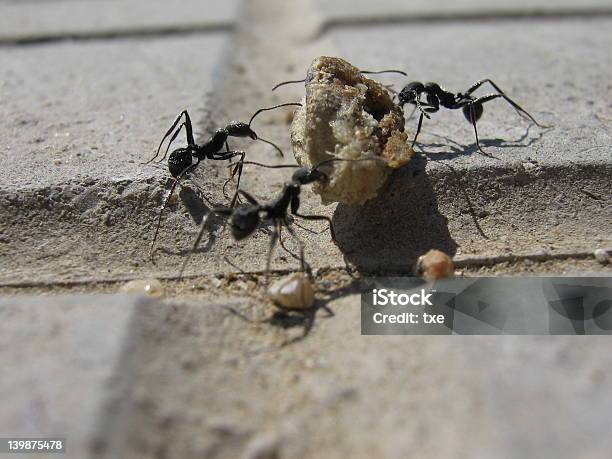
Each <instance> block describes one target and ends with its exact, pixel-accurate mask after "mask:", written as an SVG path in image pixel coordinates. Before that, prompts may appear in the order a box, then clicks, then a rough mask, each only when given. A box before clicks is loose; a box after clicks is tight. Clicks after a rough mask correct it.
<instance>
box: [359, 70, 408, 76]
mask: <svg viewBox="0 0 612 459" xmlns="http://www.w3.org/2000/svg"><path fill="white" fill-rule="evenodd" d="M359 73H364V74H366V75H368V74H369V75H379V74H381V73H399V74H400V75H404V76H408V74H407V73H406V72H404V71H402V70H360V71H359Z"/></svg>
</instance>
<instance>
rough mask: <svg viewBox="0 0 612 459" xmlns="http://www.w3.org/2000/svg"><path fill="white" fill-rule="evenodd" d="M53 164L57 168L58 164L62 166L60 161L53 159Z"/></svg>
mask: <svg viewBox="0 0 612 459" xmlns="http://www.w3.org/2000/svg"><path fill="white" fill-rule="evenodd" d="M53 164H55V165H56V166H59V165H60V164H62V160H61V159H54V160H53Z"/></svg>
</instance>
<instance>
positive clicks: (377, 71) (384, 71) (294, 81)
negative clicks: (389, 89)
mask: <svg viewBox="0 0 612 459" xmlns="http://www.w3.org/2000/svg"><path fill="white" fill-rule="evenodd" d="M359 73H361V74H363V75H380V74H382V73H399V74H400V75H404V76H408V74H407V73H406V72H403V71H402V70H360V71H359ZM304 82H306V78H304V79H302V80H289V81H283V82H282V83H278V84H277V85H276V86H274V87H273V88H272V91H274V90H276V89H277V88H280V87H281V86H285V85H286V84H293V83H304Z"/></svg>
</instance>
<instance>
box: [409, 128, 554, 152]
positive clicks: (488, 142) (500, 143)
mask: <svg viewBox="0 0 612 459" xmlns="http://www.w3.org/2000/svg"><path fill="white" fill-rule="evenodd" d="M533 126H534V125H533V124H530V125H528V126H527V127H526V128H525V132H524V133H523V134H522V135H521V137H519V138H518V139H516V140H512V141H507V140H504V139H486V138H485V139H480V145H481V146H482V147H483V149H485V151H486V148H497V149H504V148H517V147H522V148H525V147H530V146H531V145H533V144H534V143H536V142H539V141H540V140H541V139H542V137H543V136H544V134H545V133H546V132H548V131H549V130H551V129H552V127H549V128H540V132H539V133H538V134H537V135H535V136H530V134H529V132H530V130H531V128H532V127H533ZM422 132H423V134H427V135H429V136H432V137H437V138H439V139H443V140H444V141H445V142H446V143H427V144H426V146H427V147H429V148H446V149H450V151H439V152H432V151H426V150H424V149H423V145H424V144H423V143H421V142H417V145H418V146H419V147H420V150H421V152H422V153H423V154H424V155H425V156H427V158H429V159H433V158H436V159H452V158H456V157H459V156H470V155H473V154H482V153H481V152H480V151H479V150H478V146H477V145H476V143H475V142H474V143H472V144H470V145H469V146H466V145H462V144H460V143H459V142H457V141H455V140H453V139H451V138H449V137H447V136H444V135H441V134H436V133H433V132H430V131H425V130H423V131H422ZM528 139H529V140H528ZM486 156H488V157H490V158H493V159H499V158H498V157H497V156H494V155H492V154H490V155H486Z"/></svg>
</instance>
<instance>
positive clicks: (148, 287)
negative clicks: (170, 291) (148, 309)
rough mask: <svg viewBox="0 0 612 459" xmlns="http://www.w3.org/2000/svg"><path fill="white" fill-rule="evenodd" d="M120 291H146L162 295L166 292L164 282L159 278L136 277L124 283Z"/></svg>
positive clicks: (148, 293)
mask: <svg viewBox="0 0 612 459" xmlns="http://www.w3.org/2000/svg"><path fill="white" fill-rule="evenodd" d="M120 291H122V292H124V293H144V294H146V295H149V296H161V295H163V293H164V289H163V287H162V284H161V282H160V281H158V280H157V279H135V280H132V281H129V282H128V283H126V284H123V286H122V287H121V289H120Z"/></svg>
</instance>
